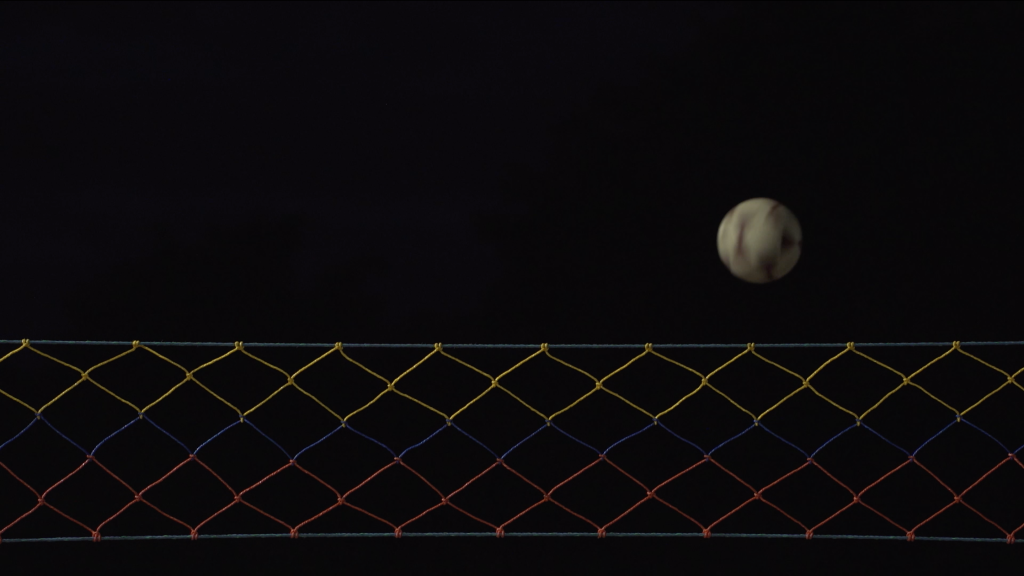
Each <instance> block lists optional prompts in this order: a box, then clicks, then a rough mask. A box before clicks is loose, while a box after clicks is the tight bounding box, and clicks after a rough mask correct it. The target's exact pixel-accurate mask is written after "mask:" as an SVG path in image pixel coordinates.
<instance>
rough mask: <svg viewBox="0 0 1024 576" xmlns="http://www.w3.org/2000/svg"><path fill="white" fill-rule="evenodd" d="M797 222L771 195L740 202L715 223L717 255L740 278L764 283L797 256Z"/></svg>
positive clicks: (786, 270) (799, 236)
mask: <svg viewBox="0 0 1024 576" xmlns="http://www.w3.org/2000/svg"><path fill="white" fill-rule="evenodd" d="M802 239H803V235H802V234H801V232H800V222H798V221H797V219H796V216H794V215H793V213H792V212H790V211H789V209H788V208H786V207H785V206H783V205H782V204H780V203H779V202H777V201H775V200H772V199H771V198H751V199H750V200H746V201H743V202H740V203H739V204H737V205H736V206H735V207H733V209H732V210H729V212H728V213H727V214H726V215H725V218H723V219H722V224H721V225H720V226H719V227H718V255H719V256H720V257H721V259H722V263H723V264H725V267H726V268H728V269H729V272H732V274H733V276H735V277H737V278H739V279H740V280H745V281H747V282H753V283H755V284H764V283H766V282H771V281H772V280H778V279H779V278H782V277H783V276H785V275H786V274H788V273H789V271H790V270H792V269H793V267H794V266H796V262H797V260H799V259H800V246H801V241H802Z"/></svg>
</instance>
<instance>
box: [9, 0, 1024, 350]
mask: <svg viewBox="0 0 1024 576" xmlns="http://www.w3.org/2000/svg"><path fill="white" fill-rule="evenodd" d="M5 12H7V13H8V14H13V15H15V17H13V18H5V19H4V23H3V24H2V26H4V34H3V50H2V55H0V59H2V60H0V66H2V69H3V70H4V76H3V81H4V84H5V88H4V90H3V92H2V96H0V97H2V98H3V114H4V126H5V128H4V130H3V132H2V140H0V142H2V145H3V147H4V159H3V161H4V170H3V180H2V183H3V191H4V200H5V209H4V212H3V214H2V218H3V222H4V225H3V226H2V227H0V234H2V235H3V236H2V237H3V243H4V245H5V246H6V247H7V249H6V250H4V252H3V259H4V265H3V266H4V270H5V272H6V274H5V276H6V278H7V279H8V280H7V281H5V282H4V283H3V294H2V297H3V300H4V301H5V302H8V303H9V305H8V306H6V307H5V310H4V312H3V314H4V322H3V324H4V326H5V328H4V329H3V331H4V335H3V337H4V338H9V339H18V338H23V337H29V338H35V339H58V338H81V339H93V340H96V339H117V340H124V339H129V340H130V339H141V340H144V341H145V340H187V341H195V340H221V341H223V340H247V341H278V342H281V341H289V342H291V341H298V342H321V341H332V342H333V341H336V340H342V341H349V342H353V341H361V342H370V341H383V342H402V341H417V342H419V341H422V342H435V341H443V342H454V341H463V342H465V341H473V342H524V343H526V342H529V343H539V342H542V341H549V342H559V341H561V342H570V341H573V342H595V343H598V342H630V343H632V342H716V341H725V342H747V341H760V342H768V341H774V342H780V341H783V342H784V341H794V340H795V341H805V342H808V341H809V342H828V341H842V342H845V341H848V340H854V341H879V340H881V341H889V340H915V341H921V340H924V341H952V340H955V339H959V340H972V339H978V340H999V339H1016V337H1015V336H1014V334H1015V332H1014V330H1015V329H1016V328H1017V326H1018V325H1019V322H1018V321H1015V320H1014V314H1015V313H1016V312H1017V310H1018V309H1019V303H1018V302H1017V300H1018V299H1017V298H1016V296H1015V291H1016V289H1017V285H1016V280H1015V275H1014V268H1013V265H1014V263H1015V262H1016V261H1018V260H1019V259H1020V257H1021V254H1022V252H1021V242H1020V241H1019V239H1018V238H1017V228H1018V227H1019V222H1018V216H1017V215H1018V211H1017V209H1018V208H1019V206H1020V202H1019V200H1018V198H1019V190H1020V184H1021V176H1020V170H1019V160H1018V149H1017V146H1018V144H1017V136H1018V135H1019V133H1020V128H1021V118H1022V112H1021V111H1020V108H1019V106H1017V105H1015V103H1018V102H1019V101H1020V96H1021V93H1020V86H1021V83H1020V82H1018V81H1017V77H1016V74H1015V73H1014V72H1013V71H1014V70H1016V69H1018V66H1017V64H1018V63H1019V58H1020V55H1021V52H1020V41H1019V40H1017V39H1016V35H1015V34H1014V33H1013V30H1014V29H1015V28H1014V27H1015V26H1016V23H1017V22H1019V20H1018V19H1017V18H1018V13H1017V12H1018V11H1017V9H1016V8H1014V7H1012V6H1009V5H1005V4H989V3H984V2H981V3H978V2H976V3H973V4H971V5H970V6H968V5H962V4H955V5H949V6H946V5H935V4H923V5H916V4H910V5H908V4H903V3H898V2H893V3H888V4H887V7H886V8H879V7H874V8H866V7H863V6H858V5H857V3H846V2H838V3H827V4H820V3H819V4H816V5H815V7H810V6H800V5H789V4H786V3H782V4H775V3H754V4H743V3H740V4H731V3H693V4H685V3H636V2H634V3H595V4H572V3H569V4H563V3H551V2H548V3H544V4H543V5H529V4H527V5H522V4H516V3H488V4H462V3H388V4H384V3H369V4H364V3H344V4H327V3H311V4H308V3H290V4H289V8H288V9H283V8H282V7H281V6H279V5H274V4H271V5H248V6H244V7H243V6H240V5H238V4H231V3H202V2H197V3H188V4H187V5H186V4H175V3H149V4H146V5H143V6H140V5H135V6H133V7H128V6H125V5H119V4H113V5H111V4H105V3H100V4H90V3H78V4H70V5H69V4H61V3H56V4H52V3H39V4H32V5H26V4H20V3H18V4H15V5H10V6H9V7H7V8H5ZM754 196H770V197H774V198H777V199H779V200H781V201H782V202H783V203H785V204H787V205H788V206H789V207H790V208H791V209H792V210H793V211H794V212H795V213H796V214H797V216H798V217H799V218H800V220H801V223H802V226H803V229H804V235H805V243H804V254H803V256H802V258H801V262H800V263H799V265H798V267H797V268H796V270H795V271H794V272H793V273H792V274H791V275H790V276H788V277H786V278H785V279H783V280H781V281H779V282H777V283H774V284H771V285H766V286H751V285H746V284H744V283H742V282H739V281H737V280H736V279H734V278H732V277H731V276H730V275H729V274H728V273H727V271H726V270H725V269H724V267H723V266H722V265H721V263H720V262H719V261H718V259H717V255H716V250H715V244H714V242H715V231H716V229H717V226H718V223H719V221H720V219H721V217H722V216H723V215H724V213H725V212H726V211H727V210H728V209H729V208H730V207H731V206H733V205H735V204H736V203H738V202H739V201H741V200H744V199H746V198H750V197H754Z"/></svg>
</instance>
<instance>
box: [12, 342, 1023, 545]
mask: <svg viewBox="0 0 1024 576" xmlns="http://www.w3.org/2000/svg"><path fill="white" fill-rule="evenodd" d="M0 346H2V347H3V348H0V543H10V542H44V541H49V542H53V541H69V540H70V541H74V540H93V541H100V540H101V539H102V540H108V539H193V540H194V539H197V538H262V537H287V538H299V537H374V536H385V537H417V536H454V537H471V536H489V537H499V538H501V537H522V536H580V537H598V538H604V537H626V536H633V537H638V536H640V537H673V536H675V537H701V538H709V537H761V538H806V539H812V538H838V539H901V540H910V541H913V540H915V539H918V540H973V541H979V542H1006V543H1014V542H1015V541H1016V536H1017V535H1018V534H1020V531H1021V529H1022V528H1024V502H1022V501H1021V499H1020V498H1019V494H1020V493H1021V490H1024V466H1022V464H1021V462H1020V459H1019V457H1018V454H1019V452H1020V450H1021V447H1022V446H1024V429H1022V427H1021V426H1020V423H1021V422H1024V387H1022V386H1021V384H1020V383H1018V382H1017V381H1016V379H1015V378H1016V377H1018V376H1019V375H1020V374H1021V372H1022V371H1024V368H1021V366H1022V365H1024V342H952V343H934V342H933V343H927V342H925V343H878V344H856V345H855V344H854V343H852V342H849V343H844V344H756V345H755V344H736V345H729V344H677V345H668V344H666V345H652V344H646V345H569V344H566V345H556V344H551V345H548V344H541V345H490V344H462V345H448V344H445V345H442V344H344V345H343V344H341V343H335V344H252V343H246V344H243V343H241V342H235V343H209V342H198V343H182V342H146V343H142V342H138V341H136V342H88V341H86V342H75V341H45V340H44V341H31V342H30V341H29V340H20V341H14V340H11V341H0ZM112 349H113V350H114V351H113V353H111V350H112ZM211 349H213V352H212V353H211ZM217 349H219V350H217Z"/></svg>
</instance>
